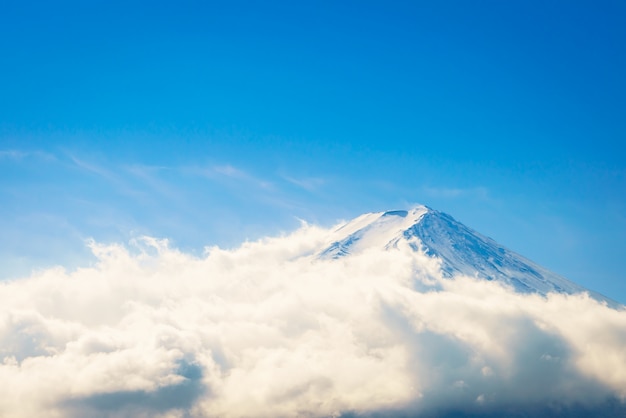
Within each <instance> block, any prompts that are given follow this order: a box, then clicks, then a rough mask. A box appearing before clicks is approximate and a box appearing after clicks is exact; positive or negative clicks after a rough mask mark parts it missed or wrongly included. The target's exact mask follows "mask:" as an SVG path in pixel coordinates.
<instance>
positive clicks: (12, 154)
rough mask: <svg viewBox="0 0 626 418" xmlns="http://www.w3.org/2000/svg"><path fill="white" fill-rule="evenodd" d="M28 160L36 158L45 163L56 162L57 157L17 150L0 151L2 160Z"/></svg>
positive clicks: (41, 152) (44, 153)
mask: <svg viewBox="0 0 626 418" xmlns="http://www.w3.org/2000/svg"><path fill="white" fill-rule="evenodd" d="M26 158H35V159H38V160H43V161H55V160H56V157H55V156H54V155H53V154H49V153H47V152H43V151H24V150H16V149H8V150H0V160H3V159H7V160H12V161H23V160H24V159H26Z"/></svg>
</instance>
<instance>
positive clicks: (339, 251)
mask: <svg viewBox="0 0 626 418" xmlns="http://www.w3.org/2000/svg"><path fill="white" fill-rule="evenodd" d="M399 240H407V241H410V242H411V246H412V247H413V248H414V249H415V250H418V247H421V249H422V250H423V251H424V252H425V253H426V254H427V255H429V256H431V257H437V258H439V259H440V260H441V269H442V273H443V275H444V276H446V277H453V276H455V275H458V274H462V275H466V276H475V277H479V278H483V279H486V280H495V281H499V282H503V283H506V284H507V285H509V286H511V287H513V288H514V289H515V291H517V292H520V293H539V294H542V295H546V294H548V293H550V292H557V293H567V294H574V293H582V292H587V293H589V294H590V296H591V297H593V298H594V299H596V300H599V301H604V302H606V303H607V304H608V305H609V306H613V307H615V306H619V304H618V303H617V302H615V301H612V300H610V299H609V298H607V297H605V296H603V295H600V294H598V293H596V292H593V291H590V290H588V289H585V288H584V287H582V286H579V285H577V284H575V283H573V282H571V281H569V280H567V279H566V278H564V277H562V276H559V275H558V274H555V273H553V272H551V271H549V270H547V269H545V268H543V267H541V266H539V265H537V264H535V263H533V262H532V261H530V260H528V259H526V258H524V257H522V256H521V255H519V254H517V253H515V252H513V251H510V250H508V249H507V248H505V247H503V246H501V245H499V244H498V243H497V242H495V241H494V240H492V239H491V238H488V237H486V236H484V235H481V234H479V233H478V232H476V231H474V230H472V229H470V228H468V227H466V226H465V225H463V224H461V223H460V222H458V221H456V220H455V219H454V218H452V217H451V216H449V215H447V214H445V213H442V212H439V211H435V210H433V209H430V208H428V207H426V206H416V207H415V208H413V209H411V210H408V211H406V210H399V211H389V212H377V213H368V214H365V215H361V216H359V217H358V218H355V219H354V220H352V221H350V222H347V223H346V224H344V225H343V226H341V227H340V228H338V229H337V230H335V231H334V233H333V235H332V237H331V243H330V244H329V245H328V246H327V247H326V248H325V249H324V250H322V251H321V252H320V253H319V257H320V258H325V259H327V258H340V257H344V256H347V255H350V254H355V253H359V252H361V251H363V250H364V249H366V248H386V249H388V248H392V247H395V246H396V245H397V243H398V241H399ZM416 240H417V241H416ZM416 242H417V243H416Z"/></svg>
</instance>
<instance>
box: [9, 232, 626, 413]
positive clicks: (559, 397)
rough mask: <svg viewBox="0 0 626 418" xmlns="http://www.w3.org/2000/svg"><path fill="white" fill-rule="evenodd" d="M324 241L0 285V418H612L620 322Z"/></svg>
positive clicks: (426, 264)
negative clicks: (323, 255)
mask: <svg viewBox="0 0 626 418" xmlns="http://www.w3.org/2000/svg"><path fill="white" fill-rule="evenodd" d="M328 235H329V231H327V230H324V229H321V228H317V227H312V226H304V227H302V228H301V229H299V230H298V231H296V232H294V233H293V234H291V235H288V236H284V237H279V238H271V239H265V240H261V241H258V242H254V243H246V244H243V245H242V246H241V247H239V248H237V249H234V250H223V249H219V248H209V249H207V251H206V254H205V255H204V256H202V257H196V256H192V255H190V254H185V253H183V252H180V251H178V250H176V249H172V248H170V247H169V246H168V244H167V242H166V241H160V240H156V239H152V238H145V239H142V240H140V241H138V242H135V243H131V245H128V246H120V245H100V244H97V243H92V244H91V247H92V250H93V252H94V254H95V255H96V256H97V259H98V262H97V263H96V264H95V265H93V266H91V267H88V268H82V269H79V270H76V271H73V272H67V271H64V270H63V269H61V268H54V269H48V270H45V271H41V272H38V273H36V274H34V275H33V276H32V277H30V278H27V279H19V280H14V281H10V282H4V283H2V284H0V362H1V363H0V381H2V382H3V389H2V390H3V396H2V397H0V416H3V417H33V416H40V417H74V416H75V417H82V416H92V417H98V416H103V417H104V416H106V417H110V416H112V417H130V416H133V417H142V416H150V417H153V416H157V417H287V416H290V417H291V416H310V417H316V416H337V417H338V416H346V417H348V416H424V417H447V416H455V417H469V416H493V417H496V416H576V417H579V416H594V415H598V414H604V415H603V416H623V414H624V413H625V412H626V404H625V401H626V311H624V310H616V309H611V308H609V307H606V306H604V305H602V304H601V303H599V302H597V301H595V300H593V299H591V298H589V297H588V296H586V295H572V296H566V295H558V294H554V295H549V296H548V297H541V296H537V295H520V294H516V293H514V292H512V291H511V290H509V289H506V288H504V287H502V286H500V285H498V284H497V283H493V282H488V281H481V280H476V279H473V278H469V277H457V278H455V279H443V278H442V277H441V274H440V271H439V264H438V261H437V260H436V259H433V258H429V257H427V256H426V255H424V254H422V253H419V252H415V251H413V250H412V249H411V247H410V245H409V243H400V244H399V246H398V248H396V249H390V250H382V249H371V250H366V251H364V252H362V253H360V254H353V255H351V256H349V257H344V258H340V259H337V260H321V259H318V258H316V257H315V254H316V253H317V252H318V251H319V250H320V249H321V248H323V246H324V243H325V240H326V239H327V237H328Z"/></svg>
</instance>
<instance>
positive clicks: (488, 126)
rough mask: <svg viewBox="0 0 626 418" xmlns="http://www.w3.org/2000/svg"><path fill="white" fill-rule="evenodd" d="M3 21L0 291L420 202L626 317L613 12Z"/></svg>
mask: <svg viewBox="0 0 626 418" xmlns="http://www.w3.org/2000/svg"><path fill="white" fill-rule="evenodd" d="M52 3H53V2H23V1H20V2H18V1H5V2H3V3H2V5H1V6H0V60H1V61H0V62H1V63H2V65H1V66H0V229H1V230H2V235H1V237H2V238H1V239H0V262H1V265H2V266H3V268H2V271H1V272H0V277H2V278H10V277H17V276H20V275H27V274H28V273H29V272H30V270H31V269H33V268H41V267H45V266H50V265H54V264H61V265H64V266H67V267H70V268H72V267H75V266H78V265H85V264H88V263H89V262H90V260H92V259H91V258H90V255H89V250H88V248H86V247H85V240H86V239H88V238H94V239H96V240H98V241H101V242H127V241H128V240H130V239H133V238H134V237H138V236H141V235H143V234H148V235H152V236H157V237H166V238H169V239H170V240H171V241H172V242H173V245H175V246H177V247H179V248H183V249H185V250H188V251H192V252H193V251H197V252H200V251H201V250H202V248H203V246H205V245H212V244H219V245H221V246H225V247H230V246H234V245H237V244H238V243H240V242H242V241H243V240H245V239H256V238H259V237H262V236H265V235H275V234H279V233H281V231H290V230H293V229H294V228H296V227H297V226H298V225H299V219H304V220H306V221H309V222H314V223H320V224H322V225H331V224H333V223H334V222H335V221H337V220H339V219H348V218H352V217H354V216H357V215H359V214H361V213H363V212H369V211H379V210H385V209H395V208H405V207H407V206H411V205H413V204H415V203H423V204H426V205H428V206H431V207H433V208H435V209H439V210H442V211H444V212H447V213H449V214H451V215H452V216H454V217H455V218H456V219H458V220H459V221H461V222H463V223H465V224H466V225H468V226H469V227H471V228H474V229H476V230H478V231H479V232H481V233H483V234H485V235H488V236H490V237H492V238H494V239H495V240H496V241H498V242H500V243H502V244H504V245H505V246H507V247H509V248H510V249H512V250H514V251H517V252H519V253H521V254H523V255H525V256H526V257H528V258H530V259H532V260H534V261H536V262H538V263H539V264H541V265H544V266H546V267H548V268H550V269H552V270H553V271H555V272H557V273H560V274H562V275H564V276H566V277H568V278H570V279H571V280H574V281H576V282H578V283H580V284H581V285H583V286H586V287H588V288H591V289H593V290H596V291H599V292H600V293H603V294H605V295H608V296H610V297H612V298H613V299H616V300H618V301H620V302H622V303H626V274H625V273H624V272H625V271H626V151H624V142H625V139H626V77H624V74H626V25H624V21H625V20H626V4H625V3H624V2H622V1H618V0H616V1H597V2H580V1H549V2H545V1H475V2H467V1H447V2H425V1H412V2H400V1H398V2H391V3H390V2H365V1H358V2H357V1H354V2H348V1H341V2H324V1H315V2H308V1H299V2H286V1H285V2H255V1H249V2H242V1H211V2H200V1H198V2H189V1H187V2H184V1H183V2H177V3H176V5H173V4H172V3H170V2H160V1H151V2H138V1H131V2H128V1H125V2H117V1H90V2H79V1H75V2H73V1H59V2H54V4H52Z"/></svg>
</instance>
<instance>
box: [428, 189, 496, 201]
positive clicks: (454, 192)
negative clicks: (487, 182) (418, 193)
mask: <svg viewBox="0 0 626 418" xmlns="http://www.w3.org/2000/svg"><path fill="white" fill-rule="evenodd" d="M421 190H422V192H423V193H424V195H426V196H428V197H431V198H444V199H457V198H467V197H472V198H478V199H487V198H489V189H487V188H486V187H482V186H479V187H469V188H460V187H432V186H424V187H422V189H421Z"/></svg>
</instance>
